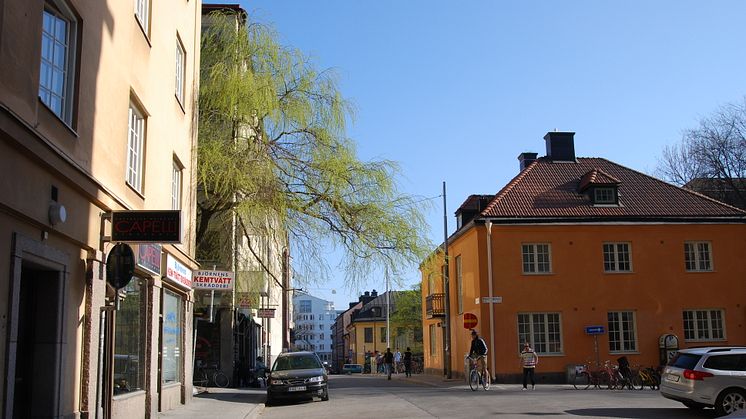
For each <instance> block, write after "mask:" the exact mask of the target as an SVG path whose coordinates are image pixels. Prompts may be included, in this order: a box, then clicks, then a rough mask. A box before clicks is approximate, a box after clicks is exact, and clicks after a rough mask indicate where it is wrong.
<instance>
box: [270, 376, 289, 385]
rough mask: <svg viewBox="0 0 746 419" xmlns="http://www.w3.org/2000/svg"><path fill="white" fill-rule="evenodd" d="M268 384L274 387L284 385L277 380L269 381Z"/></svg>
mask: <svg viewBox="0 0 746 419" xmlns="http://www.w3.org/2000/svg"><path fill="white" fill-rule="evenodd" d="M269 383H270V384H272V385H275V386H281V385H283V384H285V383H284V382H283V381H282V380H280V379H279V378H273V379H271V380H269Z"/></svg>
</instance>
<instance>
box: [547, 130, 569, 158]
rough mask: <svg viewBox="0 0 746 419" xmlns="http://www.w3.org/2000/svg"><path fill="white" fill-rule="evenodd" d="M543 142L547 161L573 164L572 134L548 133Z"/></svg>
mask: <svg viewBox="0 0 746 419" xmlns="http://www.w3.org/2000/svg"><path fill="white" fill-rule="evenodd" d="M544 140H545V141H546V142H547V157H548V158H549V160H552V161H571V162H575V133H574V132H548V133H547V135H545V136H544Z"/></svg>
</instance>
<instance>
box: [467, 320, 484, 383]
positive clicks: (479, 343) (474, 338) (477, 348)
mask: <svg viewBox="0 0 746 419" xmlns="http://www.w3.org/2000/svg"><path fill="white" fill-rule="evenodd" d="M486 355H487V344H486V343H485V342H484V339H482V338H481V337H480V336H479V334H477V331H476V330H472V331H471V349H469V356H470V357H472V358H476V365H477V370H478V371H479V372H480V374H481V372H482V371H484V368H485V356H486Z"/></svg>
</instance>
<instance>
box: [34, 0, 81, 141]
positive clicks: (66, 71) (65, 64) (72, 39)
mask: <svg viewBox="0 0 746 419" xmlns="http://www.w3.org/2000/svg"><path fill="white" fill-rule="evenodd" d="M48 19H49V20H48ZM46 22H49V23H51V24H52V27H51V28H50V27H48V26H47V24H46ZM61 23H64V25H65V28H64V29H62V28H59V27H58V26H57V25H59V24H61ZM41 29H42V33H41V57H40V64H39V99H40V100H41V101H42V103H44V105H45V106H46V107H47V108H49V110H51V111H52V113H54V114H55V115H57V117H58V118H60V119H61V120H62V121H63V122H65V124H67V125H68V126H72V117H73V103H74V100H73V99H74V84H75V63H76V61H77V60H76V52H77V33H78V21H77V19H76V18H75V14H73V12H72V11H71V10H70V8H69V7H68V6H67V4H65V3H64V2H63V1H47V2H45V4H44V11H43V12H42V28H41ZM49 29H52V32H49ZM59 30H62V31H63V32H59ZM60 56H61V57H60ZM45 69H46V70H45ZM57 99H58V100H59V106H58V105H57V103H56V100H57Z"/></svg>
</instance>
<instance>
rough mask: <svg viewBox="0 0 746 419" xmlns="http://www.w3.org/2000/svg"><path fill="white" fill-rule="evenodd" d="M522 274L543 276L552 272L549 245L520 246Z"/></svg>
mask: <svg viewBox="0 0 746 419" xmlns="http://www.w3.org/2000/svg"><path fill="white" fill-rule="evenodd" d="M522 251H523V273H524V274H544V273H551V272H552V258H551V253H550V246H549V243H526V244H523V245H522Z"/></svg>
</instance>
